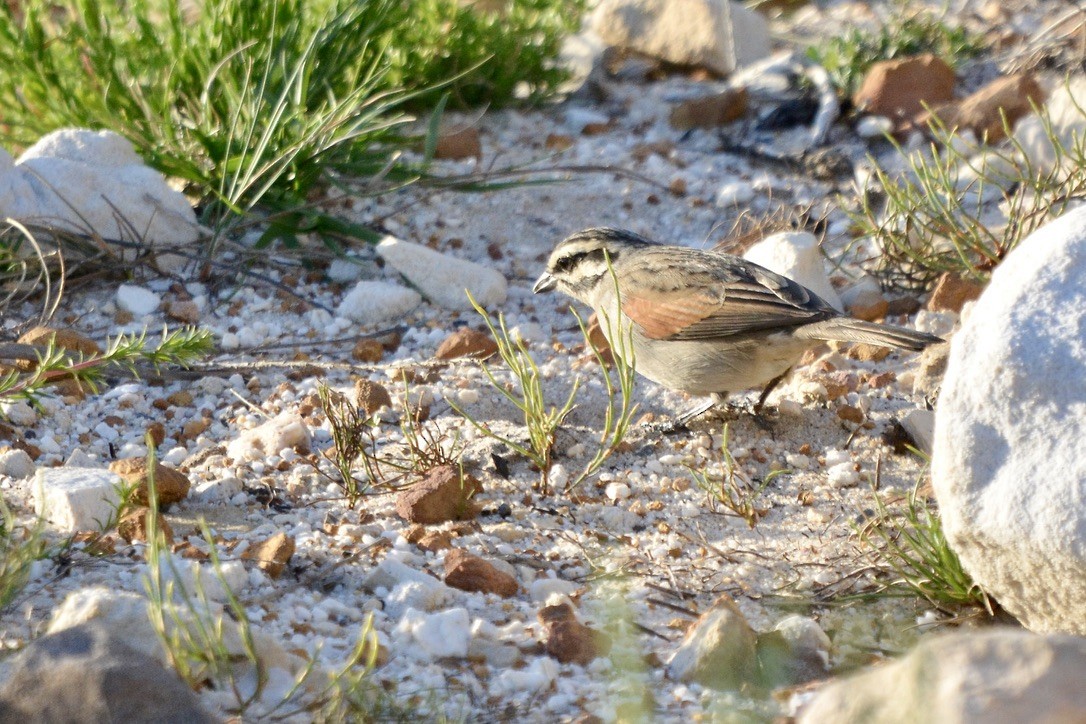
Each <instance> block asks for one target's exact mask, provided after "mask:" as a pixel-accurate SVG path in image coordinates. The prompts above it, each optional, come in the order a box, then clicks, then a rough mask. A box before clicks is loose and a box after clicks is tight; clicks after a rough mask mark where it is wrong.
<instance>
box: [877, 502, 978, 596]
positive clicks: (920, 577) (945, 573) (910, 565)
mask: <svg viewBox="0 0 1086 724" xmlns="http://www.w3.org/2000/svg"><path fill="white" fill-rule="evenodd" d="M874 501H875V512H874V515H873V516H871V517H870V518H869V519H868V520H867V522H866V523H865V524H864V525H863V526H862V527H861V528H860V530H859V536H860V541H861V542H863V543H864V544H866V545H867V547H868V550H869V551H870V552H871V555H872V557H873V562H874V564H875V568H876V570H879V571H882V572H883V573H884V574H887V575H889V576H891V580H890V581H889V582H888V583H885V584H884V585H883V587H882V592H883V593H888V594H896V595H902V594H904V595H911V596H920V597H921V598H923V599H925V600H926V601H928V602H929V603H930V604H931V605H932V606H935V607H936V608H937V609H940V610H944V611H950V612H953V613H956V612H957V611H958V610H959V609H961V608H962V607H967V606H976V607H982V608H983V609H985V610H986V611H987V612H988V613H989V614H991V613H992V602H991V601H990V600H989V599H988V595H987V594H986V593H985V592H984V590H983V589H981V587H980V586H979V585H977V583H976V582H975V581H974V580H973V579H972V577H971V576H970V575H969V574H968V573H967V572H966V570H965V569H964V568H963V567H962V564H961V561H960V560H959V559H958V556H957V554H956V553H954V551H953V550H951V548H950V545H949V544H948V543H947V540H946V536H945V535H944V534H943V523H942V520H941V519H940V517H939V513H938V512H937V511H935V510H934V509H933V508H932V507H930V506H929V504H928V501H927V500H925V499H924V498H923V496H921V495H920V494H919V493H918V488H917V487H914V488H913V489H912V490H911V491H910V492H909V493H908V495H906V496H905V498H904V500H903V501H899V504H898V505H893V506H892V505H891V503H889V502H888V501H887V500H886V499H884V498H883V497H882V496H880V495H879V493H878V492H877V491H875V492H874Z"/></svg>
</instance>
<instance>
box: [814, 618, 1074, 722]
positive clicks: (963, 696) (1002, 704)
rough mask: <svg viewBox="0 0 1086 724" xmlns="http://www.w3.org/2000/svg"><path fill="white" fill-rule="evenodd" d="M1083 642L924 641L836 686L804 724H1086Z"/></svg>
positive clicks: (989, 634)
mask: <svg viewBox="0 0 1086 724" xmlns="http://www.w3.org/2000/svg"><path fill="white" fill-rule="evenodd" d="M1083 671H1086V639H1083V638H1081V637H1078V636H1064V635H1050V636H1037V635H1035V634H1031V633H1029V632H1027V631H1022V630H1020V629H1012V628H1001V629H994V630H988V631H980V632H968V633H953V634H947V635H942V636H933V637H930V638H926V639H924V640H923V641H921V642H920V644H919V645H918V646H917V647H916V648H915V649H913V650H912V651H911V652H909V653H908V654H906V655H905V656H903V657H902V658H900V659H898V660H897V661H894V662H891V663H888V664H884V665H880V666H874V667H871V668H870V669H868V670H865V671H863V672H861V673H859V674H857V675H855V676H851V677H848V678H844V679H839V680H835V681H834V682H833V683H831V684H829V685H827V686H825V687H823V688H822V689H820V690H819V691H818V692H816V693H815V695H814V698H813V699H812V700H811V701H810V703H809V704H808V705H807V706H806V707H804V708H803V709H802V710H801V711H800V715H799V724H822V723H823V722H839V723H841V724H859V722H880V724H906V723H908V722H959V723H960V724H1017V722H1071V721H1083V720H1084V719H1086V688H1084V687H1083V686H1082V672H1083Z"/></svg>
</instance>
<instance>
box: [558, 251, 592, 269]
mask: <svg viewBox="0 0 1086 724" xmlns="http://www.w3.org/2000/svg"><path fill="white" fill-rule="evenodd" d="M584 256H585V255H584V252H580V253H577V254H570V255H569V256H563V257H562V258H560V259H557V260H555V262H554V270H555V271H560V272H568V271H569V270H570V269H572V268H573V267H574V266H576V265H577V262H579V261H580V260H581V259H583V258H584Z"/></svg>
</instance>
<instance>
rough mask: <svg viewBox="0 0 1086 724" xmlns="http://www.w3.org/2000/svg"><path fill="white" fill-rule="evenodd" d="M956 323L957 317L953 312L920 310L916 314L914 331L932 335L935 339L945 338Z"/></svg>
mask: <svg viewBox="0 0 1086 724" xmlns="http://www.w3.org/2000/svg"><path fill="white" fill-rule="evenodd" d="M957 323H958V315H957V314H955V313H954V312H933V311H931V310H928V309H921V310H920V311H919V312H917V313H916V329H917V330H918V331H920V332H927V333H928V334H934V335H935V336H936V337H947V336H948V335H949V334H950V333H951V332H953V331H954V325H955V324H957Z"/></svg>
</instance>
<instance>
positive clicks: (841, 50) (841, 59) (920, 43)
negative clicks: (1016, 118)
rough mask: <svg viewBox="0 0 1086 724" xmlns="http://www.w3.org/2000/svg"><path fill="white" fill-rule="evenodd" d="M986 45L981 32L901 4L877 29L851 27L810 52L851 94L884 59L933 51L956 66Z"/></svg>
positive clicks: (839, 85)
mask: <svg viewBox="0 0 1086 724" xmlns="http://www.w3.org/2000/svg"><path fill="white" fill-rule="evenodd" d="M983 49H984V45H983V38H981V37H980V36H979V35H976V34H974V33H971V32H969V31H968V30H966V29H964V28H962V27H960V26H951V25H948V24H947V23H945V22H943V21H942V20H940V19H939V18H938V17H936V16H935V15H933V14H931V13H927V12H921V13H912V12H909V11H907V10H906V9H905V8H904V7H898V8H895V11H894V15H893V16H892V17H891V18H890V20H889V22H887V24H886V25H884V26H882V27H880V28H878V29H877V30H868V29H861V28H857V27H851V28H849V29H848V30H846V31H845V32H844V33H843V34H842V35H838V36H836V37H833V38H829V39H828V40H826V41H824V42H822V43H821V44H819V45H813V46H811V47H809V48H808V49H807V55H808V57H810V58H811V59H812V60H814V61H815V62H817V63H818V64H819V65H821V66H822V67H823V68H825V69H826V72H827V73H829V75H830V80H831V81H832V82H833V84H834V85H835V86H836V87H837V89H838V90H839V91H840V92H841V93H843V94H845V95H848V96H851V95H852V94H853V93H854V92H855V91H856V89H857V88H858V87H859V84H860V81H861V80H862V79H863V76H864V74H865V73H867V71H868V69H869V68H870V67H871V66H872V65H873V64H874V63H876V62H878V61H880V60H891V59H893V58H899V57H903V56H908V55H916V54H919V53H933V54H935V55H937V56H939V57H940V58H942V59H943V60H945V61H946V62H947V63H948V64H949V65H950V66H951V67H954V66H956V65H957V64H958V63H959V62H960V61H962V60H965V59H967V58H972V57H974V56H976V55H978V54H979V53H980V52H981V51H982V50H983Z"/></svg>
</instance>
